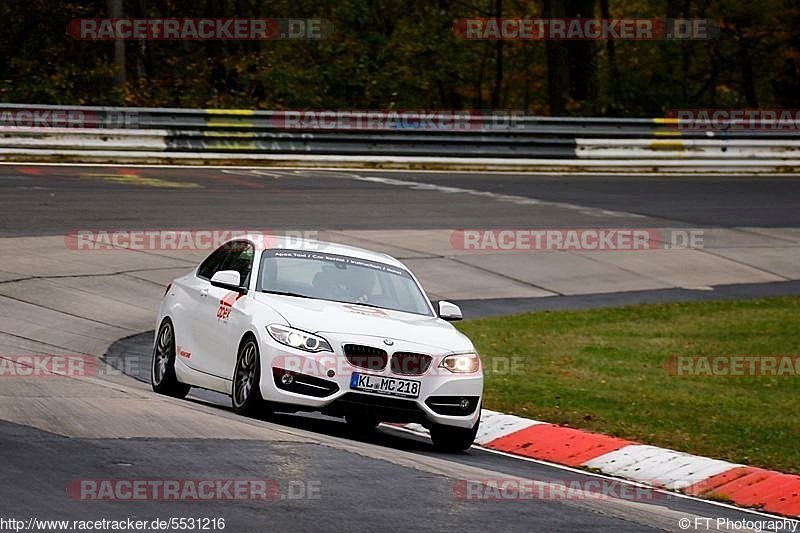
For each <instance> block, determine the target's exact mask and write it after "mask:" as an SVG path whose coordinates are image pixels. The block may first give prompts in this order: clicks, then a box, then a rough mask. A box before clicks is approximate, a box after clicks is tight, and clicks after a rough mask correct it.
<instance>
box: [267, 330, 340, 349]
mask: <svg viewBox="0 0 800 533" xmlns="http://www.w3.org/2000/svg"><path fill="white" fill-rule="evenodd" d="M267 331H269V334H270V335H272V338H273V339H275V340H276V341H278V342H279V343H281V344H285V345H286V346H291V347H292V348H297V349H298V350H305V351H306V352H332V351H333V349H331V345H330V343H329V342H328V341H326V340H325V339H323V338H322V337H319V336H317V335H312V334H311V333H306V332H305V331H300V330H299V329H294V328H290V327H288V326H281V325H278V324H270V325H269V326H267Z"/></svg>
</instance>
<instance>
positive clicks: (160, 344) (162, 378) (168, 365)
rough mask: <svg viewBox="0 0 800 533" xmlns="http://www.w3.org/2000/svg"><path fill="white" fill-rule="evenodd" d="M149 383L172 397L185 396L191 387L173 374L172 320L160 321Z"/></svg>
mask: <svg viewBox="0 0 800 533" xmlns="http://www.w3.org/2000/svg"><path fill="white" fill-rule="evenodd" d="M150 385H151V386H152V387H153V390H154V391H156V392H157V393H159V394H165V395H167V396H172V397H173V398H185V397H186V395H187V394H189V389H191V387H190V386H189V385H186V384H185V383H181V382H180V381H178V378H177V376H176V375H175V331H174V330H173V327H172V322H170V321H169V320H165V321H164V322H162V324H161V327H160V328H159V330H158V335H157V336H156V342H155V346H154V347H153V362H152V364H151V365H150Z"/></svg>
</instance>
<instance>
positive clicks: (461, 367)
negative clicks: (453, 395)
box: [439, 353, 481, 374]
mask: <svg viewBox="0 0 800 533" xmlns="http://www.w3.org/2000/svg"><path fill="white" fill-rule="evenodd" d="M439 367H440V368H445V369H447V370H449V371H450V372H453V373H455V374H471V373H473V372H477V371H478V370H480V368H481V359H480V357H478V354H476V353H458V354H453V355H448V356H447V357H445V358H444V359H442V362H441V364H439Z"/></svg>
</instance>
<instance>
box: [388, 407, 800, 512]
mask: <svg viewBox="0 0 800 533" xmlns="http://www.w3.org/2000/svg"><path fill="white" fill-rule="evenodd" d="M402 427H404V428H405V429H406V430H409V431H413V432H415V433H419V434H422V435H428V430H427V429H425V428H424V427H422V426H421V425H419V424H406V425H404V426H402ZM475 444H477V445H479V446H481V447H484V448H487V449H490V450H497V451H501V452H505V453H508V454H511V455H518V456H520V457H526V458H530V459H537V460H542V461H547V462H551V463H556V464H560V465H565V466H570V467H576V468H584V469H587V470H591V471H595V472H602V473H603V474H606V475H609V476H614V477H619V478H623V479H628V480H631V481H635V482H638V483H643V484H646V485H650V486H652V487H657V488H662V489H667V490H675V491H679V492H682V493H684V494H688V495H691V496H697V497H701V498H706V499H712V500H716V501H722V502H727V503H732V504H736V505H739V506H742V507H750V508H755V509H759V510H762V511H766V512H770V513H775V514H780V515H784V516H790V517H800V476H797V475H791V474H782V473H780V472H774V471H770V470H763V469H761V468H754V467H751V466H744V465H739V464H734V463H729V462H727V461H720V460H717V459H709V458H707V457H700V456H699V455H692V454H688V453H683V452H676V451H674V450H667V449H665V448H658V447H656V446H646V445H643V444H639V443H636V442H632V441H629V440H625V439H619V438H616V437H610V436H608V435H601V434H598V433H589V432H587V431H581V430H579V429H573V428H567V427H562V426H557V425H554V424H549V423H546V422H539V421H537V420H529V419H527V418H520V417H518V416H513V415H506V414H503V413H498V412H496V411H490V410H488V409H484V410H483V411H482V414H481V425H480V429H479V431H478V435H477V437H476V439H475Z"/></svg>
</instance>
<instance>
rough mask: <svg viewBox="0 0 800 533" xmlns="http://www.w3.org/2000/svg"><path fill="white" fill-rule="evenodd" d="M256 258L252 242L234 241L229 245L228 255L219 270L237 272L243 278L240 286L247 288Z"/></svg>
mask: <svg viewBox="0 0 800 533" xmlns="http://www.w3.org/2000/svg"><path fill="white" fill-rule="evenodd" d="M254 256H255V248H254V247H253V244H252V243H251V242H249V241H234V242H232V243H230V244H229V245H228V254H227V256H226V257H225V260H224V261H223V262H222V265H221V266H220V268H219V269H218V270H235V271H236V272H238V273H239V276H241V278H240V279H241V283H240V285H241V286H242V287H247V285H248V284H249V282H250V271H251V270H252V269H253V257H254Z"/></svg>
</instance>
